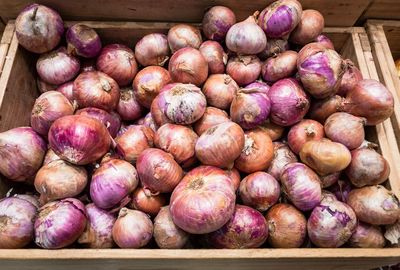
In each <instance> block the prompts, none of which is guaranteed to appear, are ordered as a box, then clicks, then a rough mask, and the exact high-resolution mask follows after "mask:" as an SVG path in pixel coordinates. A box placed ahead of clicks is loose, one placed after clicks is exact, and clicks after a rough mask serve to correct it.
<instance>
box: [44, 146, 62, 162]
mask: <svg viewBox="0 0 400 270" xmlns="http://www.w3.org/2000/svg"><path fill="white" fill-rule="evenodd" d="M60 159H61V158H60V157H59V156H58V155H57V154H56V153H54V151H53V150H52V149H49V150H47V152H46V155H45V156H44V160H43V165H42V166H45V165H47V164H49V163H50V162H52V161H54V160H60Z"/></svg>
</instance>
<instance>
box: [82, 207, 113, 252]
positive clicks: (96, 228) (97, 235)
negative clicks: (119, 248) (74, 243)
mask: <svg viewBox="0 0 400 270" xmlns="http://www.w3.org/2000/svg"><path fill="white" fill-rule="evenodd" d="M85 208H86V213H87V217H88V220H87V224H86V229H85V231H84V232H83V233H82V235H81V236H80V237H79V239H78V243H79V244H83V245H84V246H85V247H88V248H112V247H114V246H115V243H114V240H113V239H112V228H113V225H114V223H115V221H116V219H117V218H116V217H115V216H114V214H112V213H109V212H107V211H106V210H103V209H101V208H98V207H97V206H96V205H95V204H93V203H90V204H88V205H86V207H85Z"/></svg>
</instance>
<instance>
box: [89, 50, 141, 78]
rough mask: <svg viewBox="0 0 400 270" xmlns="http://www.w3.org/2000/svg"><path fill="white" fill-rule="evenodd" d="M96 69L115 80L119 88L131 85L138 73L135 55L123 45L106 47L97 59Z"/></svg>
mask: <svg viewBox="0 0 400 270" xmlns="http://www.w3.org/2000/svg"><path fill="white" fill-rule="evenodd" d="M96 67H97V69H98V70H100V71H102V72H104V73H106V74H107V75H108V76H110V77H111V78H113V79H114V80H115V81H116V82H117V83H118V85H119V86H126V85H128V84H130V83H131V82H132V80H133V78H135V75H136V73H137V72H138V66H137V63H136V60H135V54H134V53H133V51H132V50H131V49H130V48H128V47H126V46H125V45H122V44H111V45H107V46H105V47H104V48H103V49H102V50H101V52H100V55H99V57H98V58H97V62H96Z"/></svg>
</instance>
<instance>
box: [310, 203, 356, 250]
mask: <svg viewBox="0 0 400 270" xmlns="http://www.w3.org/2000/svg"><path fill="white" fill-rule="evenodd" d="M356 227H357V218H356V214H355V213H354V211H353V209H351V207H350V206H348V205H347V204H345V203H343V202H340V201H335V200H322V202H321V204H320V205H318V206H317V207H315V208H314V210H313V211H312V212H311V215H310V217H309V218H308V222H307V230H308V236H309V237H310V239H311V242H313V244H314V245H316V246H317V247H324V248H335V247H340V246H342V245H343V244H344V243H346V242H347V240H349V239H350V237H351V235H352V234H353V232H354V231H355V230H356Z"/></svg>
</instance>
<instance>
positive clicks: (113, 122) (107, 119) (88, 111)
mask: <svg viewBox="0 0 400 270" xmlns="http://www.w3.org/2000/svg"><path fill="white" fill-rule="evenodd" d="M75 115H84V116H87V117H90V118H93V119H96V120H98V121H100V122H101V123H103V125H104V126H105V127H107V129H108V132H110V135H111V137H113V138H115V136H117V133H118V130H119V128H120V127H121V118H120V117H119V115H118V114H116V113H115V112H111V113H109V112H106V111H104V110H101V109H98V108H94V107H88V108H84V109H80V110H78V111H77V112H76V113H75Z"/></svg>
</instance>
